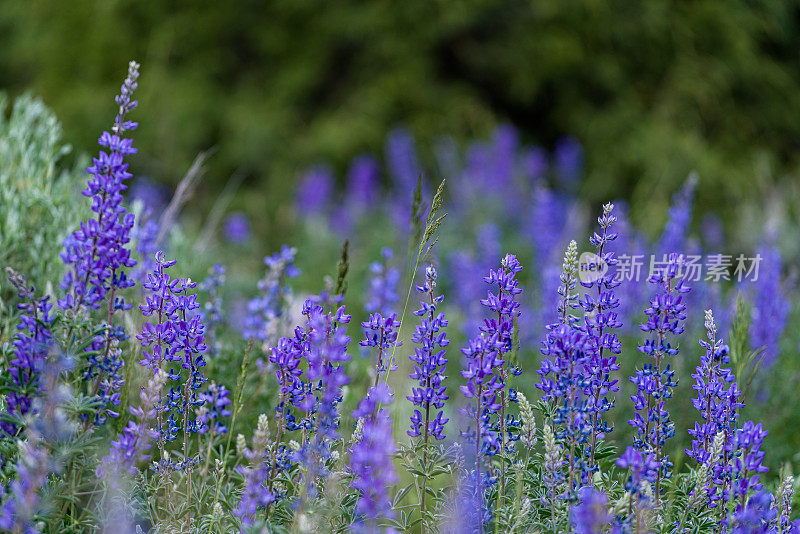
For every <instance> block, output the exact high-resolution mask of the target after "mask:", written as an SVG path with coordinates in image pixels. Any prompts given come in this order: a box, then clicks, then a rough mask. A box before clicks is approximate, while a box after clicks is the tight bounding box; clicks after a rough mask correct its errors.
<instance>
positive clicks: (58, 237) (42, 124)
mask: <svg viewBox="0 0 800 534" xmlns="http://www.w3.org/2000/svg"><path fill="white" fill-rule="evenodd" d="M9 105H10V102H9V98H8V96H7V95H6V94H4V93H0V264H2V265H6V266H10V267H13V268H14V269H16V270H17V271H19V272H21V273H25V275H26V277H27V279H28V281H29V283H31V284H33V285H35V286H36V287H39V288H41V289H42V290H45V289H46V288H47V287H48V283H51V284H55V283H57V282H58V281H59V280H61V275H62V273H63V270H64V266H63V264H62V263H61V261H60V260H59V252H60V250H59V246H58V244H59V243H61V241H62V239H63V237H64V236H65V235H66V234H67V232H68V230H69V229H70V228H73V227H74V226H75V225H76V223H77V221H78V220H80V218H81V215H82V214H83V212H84V211H85V199H84V198H83V197H82V196H81V195H80V193H79V188H80V186H81V185H82V182H83V173H82V171H81V169H80V166H77V165H76V166H75V167H71V168H70V167H65V165H64V164H63V159H64V156H65V155H66V154H68V153H69V152H70V147H69V145H67V144H65V143H64V142H63V141H62V138H61V136H62V131H61V125H60V124H59V122H58V120H57V119H56V117H55V115H54V114H53V112H52V111H50V110H49V109H48V108H47V106H45V105H44V104H43V103H42V102H41V101H40V100H38V99H36V98H33V97H31V96H29V95H24V96H21V97H19V98H18V99H17V100H16V101H15V102H14V103H13V105H12V106H11V111H10V115H9V114H8V107H9ZM48 292H50V290H48ZM5 297H7V295H0V298H5Z"/></svg>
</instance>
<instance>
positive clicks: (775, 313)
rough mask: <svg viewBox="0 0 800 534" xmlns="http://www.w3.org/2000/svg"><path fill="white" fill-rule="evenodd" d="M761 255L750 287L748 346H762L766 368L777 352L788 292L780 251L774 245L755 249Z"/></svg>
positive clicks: (763, 361)
mask: <svg viewBox="0 0 800 534" xmlns="http://www.w3.org/2000/svg"><path fill="white" fill-rule="evenodd" d="M757 254H758V256H756V257H759V256H760V257H761V261H760V270H759V273H758V279H757V280H754V281H752V282H751V285H752V290H753V293H754V295H753V309H752V322H751V323H750V346H751V347H752V348H753V350H757V349H760V348H763V350H764V352H763V355H762V357H761V358H762V360H761V361H762V363H761V365H762V366H763V367H764V368H765V369H767V368H769V367H770V366H771V365H772V364H774V363H775V360H777V358H778V355H779V343H778V342H779V341H780V338H781V335H782V334H783V331H784V329H785V327H786V319H787V317H788V315H789V309H790V305H789V300H788V299H787V298H786V295H787V292H786V290H785V288H784V287H782V284H781V253H780V250H778V248H777V247H775V246H769V245H765V246H762V247H760V248H759V249H758V252H757Z"/></svg>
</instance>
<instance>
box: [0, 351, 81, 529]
mask: <svg viewBox="0 0 800 534" xmlns="http://www.w3.org/2000/svg"><path fill="white" fill-rule="evenodd" d="M71 368H72V360H71V359H70V358H69V357H68V356H67V355H66V354H64V353H54V354H53V355H52V356H51V357H49V358H48V360H47V362H46V365H45V366H43V368H42V371H41V375H40V377H39V378H40V380H41V386H42V395H41V396H39V397H36V399H35V400H34V401H33V406H32V408H31V411H32V412H35V413H37V414H38V416H37V417H36V418H35V419H34V420H32V421H31V423H30V424H29V425H28V426H26V427H25V438H26V439H25V440H24V441H20V451H19V459H18V461H17V465H16V477H15V478H14V479H13V480H12V481H11V483H10V484H9V485H8V486H7V487H6V488H0V501H2V504H0V530H3V531H4V532H22V533H25V534H35V533H37V532H39V531H40V529H39V528H38V524H37V523H38V521H37V520H36V517H37V515H39V514H40V513H41V512H42V511H43V510H42V504H43V503H42V502H41V497H42V489H43V488H45V487H46V486H47V479H48V476H50V475H51V474H59V473H60V470H61V462H60V459H59V458H58V457H57V455H55V454H51V453H50V450H49V448H50V447H53V448H54V449H56V450H58V448H59V447H60V446H63V444H65V443H68V442H69V441H71V440H72V438H73V436H74V433H75V428H74V426H73V424H72V422H71V420H70V418H69V416H68V414H67V413H66V410H65V409H64V406H65V405H66V404H67V403H69V402H70V400H71V397H72V393H71V391H70V389H69V386H67V385H66V384H65V383H64V382H62V375H64V374H65V373H67V372H69V371H70V370H71Z"/></svg>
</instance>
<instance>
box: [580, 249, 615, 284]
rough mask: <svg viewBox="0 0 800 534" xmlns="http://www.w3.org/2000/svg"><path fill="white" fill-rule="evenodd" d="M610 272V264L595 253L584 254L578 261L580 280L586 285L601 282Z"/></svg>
mask: <svg viewBox="0 0 800 534" xmlns="http://www.w3.org/2000/svg"><path fill="white" fill-rule="evenodd" d="M607 272H608V264H607V263H606V262H605V261H603V258H601V257H600V256H598V255H597V254H595V253H594V252H584V253H582V254H581V257H580V258H579V259H578V278H579V279H580V281H581V282H583V283H584V284H590V283H592V282H596V281H598V280H600V279H601V278H602V277H603V276H605V274H606V273H607Z"/></svg>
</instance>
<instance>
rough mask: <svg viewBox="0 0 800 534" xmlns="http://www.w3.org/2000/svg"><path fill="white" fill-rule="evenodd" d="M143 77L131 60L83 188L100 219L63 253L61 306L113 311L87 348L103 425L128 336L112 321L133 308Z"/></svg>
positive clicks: (87, 376)
mask: <svg viewBox="0 0 800 534" xmlns="http://www.w3.org/2000/svg"><path fill="white" fill-rule="evenodd" d="M138 77H139V65H138V64H137V63H136V62H134V61H131V62H130V64H129V65H128V77H127V78H126V79H125V82H124V83H123V85H122V88H121V91H120V95H119V96H117V97H116V102H117V104H118V105H119V112H118V113H117V116H116V118H115V121H114V126H113V127H112V132H113V133H109V132H107V131H106V132H103V134H102V135H101V136H100V139H99V140H98V144H99V145H100V146H101V147H104V148H105V149H107V150H108V153H106V151H105V150H101V151H100V153H99V155H98V157H96V158H94V159H93V162H92V163H93V164H92V166H90V167H88V168H87V169H86V170H87V171H88V172H89V174H90V175H91V176H90V178H89V180H88V181H87V187H86V189H84V190H83V191H81V192H82V193H83V195H84V196H87V197H91V198H92V205H91V210H92V211H93V212H94V213H95V214H96V218H93V219H89V220H88V221H86V222H84V223H81V227H80V229H79V230H75V231H74V232H72V234H71V235H70V236H68V237H67V238H65V239H64V251H63V252H62V254H61V258H62V260H63V261H64V263H65V264H66V265H67V268H68V269H67V273H66V274H65V276H64V279H63V281H62V283H61V289H62V290H63V291H64V292H65V295H64V298H62V299H59V300H58V304H59V307H61V309H63V310H69V311H70V312H71V313H78V312H80V310H82V309H84V307H86V308H89V309H94V310H97V309H100V308H101V307H104V306H106V307H107V309H108V313H107V317H106V318H105V325H104V329H103V332H102V333H100V334H97V335H96V336H95V337H94V339H93V340H92V343H91V346H90V347H89V348H88V350H87V363H88V365H87V367H86V369H85V370H84V373H83V378H84V380H86V381H87V382H90V383H91V382H94V386H93V387H91V391H92V392H93V393H92V394H93V395H94V396H95V397H96V398H97V400H98V401H99V404H100V407H99V409H98V411H97V412H96V414H95V418H94V419H95V423H96V424H99V425H102V424H103V423H104V422H105V420H106V416H107V415H111V416H112V417H116V416H117V415H118V414H117V413H116V412H115V411H114V410H113V409H112V408H111V406H113V405H116V404H119V402H120V400H119V397H120V395H119V390H120V388H121V386H122V384H123V383H124V379H123V378H122V375H121V372H120V370H121V368H122V366H123V365H124V360H123V358H122V352H121V350H120V349H119V343H120V342H122V341H124V340H125V339H127V338H126V336H125V333H124V330H123V329H122V328H121V327H114V326H113V325H112V319H113V316H114V313H115V312H116V311H117V310H119V309H123V310H125V309H129V308H130V305H128V304H126V303H125V301H124V299H122V298H121V296H120V295H118V294H117V291H118V290H124V289H126V288H129V287H132V286H134V285H135V282H134V281H133V280H132V279H131V278H128V277H127V276H126V274H125V269H126V268H132V267H135V266H136V261H135V260H134V259H133V258H132V257H131V251H130V245H129V243H130V240H131V231H132V229H133V226H134V219H135V217H134V215H133V213H128V211H127V210H126V208H125V207H124V206H123V205H122V200H123V197H122V193H123V192H124V191H125V190H126V189H127V185H126V184H125V182H126V180H128V179H130V178H131V176H132V175H131V174H130V173H129V172H128V164H127V163H126V162H125V157H126V156H129V155H131V154H135V153H136V149H135V148H133V146H132V141H131V140H130V139H126V138H125V137H123V135H124V133H125V132H126V131H128V130H133V129H135V128H136V127H137V123H135V122H132V121H130V120H127V119H126V115H127V114H128V113H129V112H130V111H132V110H133V109H135V108H136V106H137V102H136V101H135V100H132V99H131V97H132V95H133V92H134V91H135V90H136V87H137V81H136V80H137V79H138ZM106 301H107V304H106Z"/></svg>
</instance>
